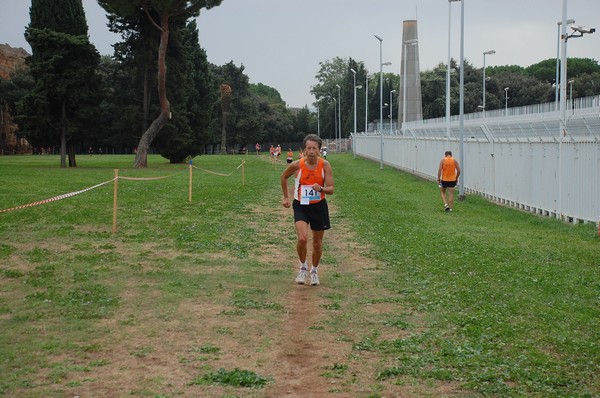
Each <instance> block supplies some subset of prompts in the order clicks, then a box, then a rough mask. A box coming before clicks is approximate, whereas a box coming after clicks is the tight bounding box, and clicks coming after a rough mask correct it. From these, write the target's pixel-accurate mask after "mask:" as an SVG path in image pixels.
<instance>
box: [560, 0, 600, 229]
mask: <svg viewBox="0 0 600 398" xmlns="http://www.w3.org/2000/svg"><path fill="white" fill-rule="evenodd" d="M567 23H568V21H567V0H563V2H562V24H561V28H562V29H561V31H562V32H561V35H560V37H561V40H562V48H561V54H560V121H561V122H560V131H559V138H560V140H559V142H558V203H557V210H556V218H559V219H562V196H563V192H562V175H563V170H562V147H563V145H562V144H563V140H564V137H565V136H566V134H567V114H566V98H567V84H566V83H567V41H568V40H569V39H570V38H572V37H574V38H575V37H582V36H583V35H584V34H585V33H594V32H595V31H596V29H595V28H584V27H581V26H578V27H573V26H572V27H571V29H572V30H573V33H571V34H567V26H566V25H567Z"/></svg>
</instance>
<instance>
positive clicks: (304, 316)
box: [265, 202, 375, 397]
mask: <svg viewBox="0 0 600 398" xmlns="http://www.w3.org/2000/svg"><path fill="white" fill-rule="evenodd" d="M329 208H330V213H331V216H332V219H334V218H335V215H336V208H335V205H333V204H332V203H331V202H330V203H329ZM280 214H281V216H280V217H278V219H279V220H281V223H282V225H281V226H280V228H283V229H285V228H287V230H288V231H290V233H293V223H292V221H291V217H292V211H291V210H290V209H285V208H283V206H281V207H280ZM332 224H333V226H332V229H331V230H328V231H327V232H326V233H325V238H324V258H327V256H331V255H332V253H335V257H336V262H337V263H338V265H336V271H338V272H345V273H352V274H357V273H360V271H361V269H362V268H365V267H374V266H375V263H374V261H373V260H371V259H369V258H365V257H361V256H360V255H358V254H357V253H358V252H359V251H358V250H354V251H349V250H347V247H348V245H349V244H350V245H355V244H354V243H351V242H352V241H356V239H355V236H353V234H352V232H351V230H350V228H349V226H347V225H345V224H344V223H341V222H333V221H332ZM278 227H279V226H278ZM280 250H281V253H278V255H280V256H281V258H286V257H287V258H290V263H291V264H293V269H291V270H290V277H289V278H290V285H289V293H288V298H287V303H286V308H288V310H289V312H288V314H287V318H286V319H285V320H284V321H283V323H284V328H283V331H282V333H281V337H280V339H281V341H280V344H279V347H278V351H279V352H278V353H277V364H276V367H275V368H274V369H273V371H274V372H273V373H272V374H273V375H274V378H275V383H274V385H272V386H270V387H269V388H267V389H266V391H265V393H266V395H265V396H268V397H282V396H285V397H327V396H332V397H333V396H335V397H356V396H357V395H356V391H354V392H353V393H350V392H344V391H343V390H347V388H344V387H343V386H341V385H340V384H341V380H340V379H336V378H326V377H324V376H323V374H324V373H325V372H326V371H327V368H326V367H327V366H328V365H329V366H331V365H333V364H334V363H345V362H347V358H348V356H349V355H350V353H351V350H352V347H351V344H349V343H348V342H342V341H340V337H341V336H340V335H338V334H336V333H331V332H328V331H325V330H323V329H324V327H323V323H324V322H327V320H328V316H329V310H327V309H325V307H326V305H327V303H328V300H327V298H326V296H328V295H332V294H335V293H336V292H335V290H334V288H333V287H331V286H332V284H331V278H332V274H333V273H334V272H333V268H332V267H331V266H329V265H328V264H327V262H326V261H322V262H321V267H320V272H319V275H320V279H321V285H319V286H310V285H298V284H295V283H294V280H293V278H294V277H295V274H296V272H297V268H296V267H297V263H298V261H297V255H296V252H295V246H293V247H281V248H280ZM311 253H312V242H311V241H309V250H308V258H309V261H310V256H311ZM342 268H343V269H342Z"/></svg>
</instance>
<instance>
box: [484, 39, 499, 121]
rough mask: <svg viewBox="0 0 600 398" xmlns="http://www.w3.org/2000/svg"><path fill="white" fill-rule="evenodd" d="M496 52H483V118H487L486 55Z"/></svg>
mask: <svg viewBox="0 0 600 398" xmlns="http://www.w3.org/2000/svg"><path fill="white" fill-rule="evenodd" d="M493 54H496V51H495V50H490V51H485V52H484V53H483V104H482V105H483V118H484V119H485V91H486V90H485V81H486V80H485V56H486V55H493Z"/></svg>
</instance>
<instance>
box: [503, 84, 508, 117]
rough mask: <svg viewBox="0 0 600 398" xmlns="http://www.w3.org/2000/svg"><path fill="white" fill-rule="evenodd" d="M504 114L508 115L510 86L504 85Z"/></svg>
mask: <svg viewBox="0 0 600 398" xmlns="http://www.w3.org/2000/svg"><path fill="white" fill-rule="evenodd" d="M504 116H508V87H504Z"/></svg>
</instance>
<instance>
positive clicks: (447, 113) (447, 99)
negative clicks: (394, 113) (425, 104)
mask: <svg viewBox="0 0 600 398" xmlns="http://www.w3.org/2000/svg"><path fill="white" fill-rule="evenodd" d="M455 1H460V0H448V65H446V140H449V139H450V44H451V41H450V36H451V29H450V27H451V26H452V3H453V2H455Z"/></svg>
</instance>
